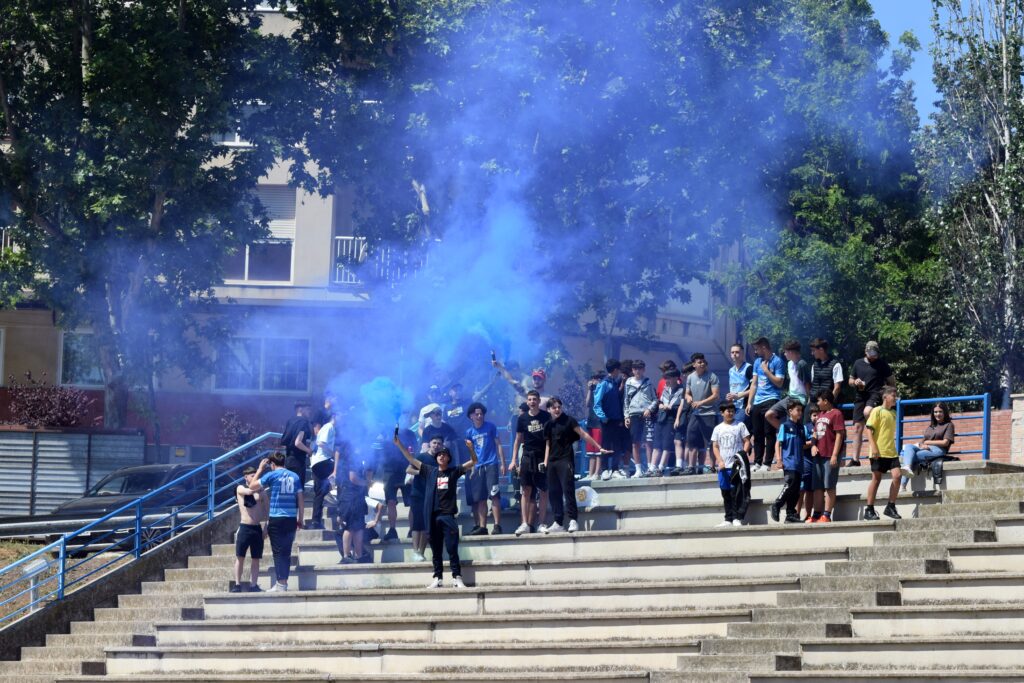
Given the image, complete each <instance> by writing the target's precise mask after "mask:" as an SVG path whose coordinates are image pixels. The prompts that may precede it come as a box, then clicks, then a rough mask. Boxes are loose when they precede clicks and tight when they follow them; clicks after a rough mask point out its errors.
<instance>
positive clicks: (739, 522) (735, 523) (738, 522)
mask: <svg viewBox="0 0 1024 683" xmlns="http://www.w3.org/2000/svg"><path fill="white" fill-rule="evenodd" d="M732 525H733V526H743V520H742V519H734V520H732Z"/></svg>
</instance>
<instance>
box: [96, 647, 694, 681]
mask: <svg viewBox="0 0 1024 683" xmlns="http://www.w3.org/2000/svg"><path fill="white" fill-rule="evenodd" d="M698 650H699V643H698V641H694V640H668V639H666V640H655V639H645V640H642V641H630V640H622V641H609V642H604V643H599V644H595V643H580V642H575V641H560V642H557V643H546V644H543V645H541V644H538V645H534V646H533V647H530V648H524V647H523V646H522V644H521V643H491V644H489V645H488V646H487V647H480V646H479V645H478V644H474V645H472V646H456V645H452V644H449V643H438V644H424V643H387V642H383V643H365V644H361V645H334V646H332V647H331V648H328V649H324V648H322V647H319V646H306V645H290V646H284V647H280V646H267V647H262V648H259V649H249V650H247V651H245V653H244V654H243V655H242V656H240V653H239V652H238V649H237V648H235V647H224V648H215V647H204V648H195V647H193V648H125V649H109V650H107V672H108V673H110V674H115V675H133V674H146V673H162V674H166V673H190V672H203V673H206V672H217V673H230V672H237V671H238V668H239V665H240V662H242V661H244V663H245V665H246V666H248V667H252V668H259V669H260V670H261V671H262V672H263V673H280V674H290V673H292V672H300V673H307V672H308V673H312V672H316V673H324V674H329V673H333V672H335V671H338V670H344V671H345V672H346V673H347V674H380V673H417V672H422V671H425V670H427V669H428V668H429V667H431V666H436V665H437V664H438V663H439V662H443V664H444V666H445V667H446V668H458V667H480V666H486V667H490V668H496V667H502V668H504V667H510V668H511V667H515V668H526V667H540V668H549V667H560V668H566V669H576V668H581V667H626V668H633V667H635V668H641V667H643V668H645V669H648V670H650V669H671V668H674V667H675V664H676V660H677V658H678V656H679V654H681V653H682V654H687V653H690V654H696V653H697V652H698ZM243 657H244V659H243Z"/></svg>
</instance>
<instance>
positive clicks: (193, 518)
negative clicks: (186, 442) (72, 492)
mask: <svg viewBox="0 0 1024 683" xmlns="http://www.w3.org/2000/svg"><path fill="white" fill-rule="evenodd" d="M280 438H281V434H280V433H279V432H266V433H265V434H262V435H260V436H258V437H256V438H255V439H252V440H251V441H248V442H247V443H244V444H242V445H241V446H238V447H237V448H234V449H232V450H230V451H228V452H227V453H224V454H223V455H220V456H218V457H217V458H214V459H213V460H210V461H209V462H207V463H204V464H202V465H199V466H198V467H196V468H194V469H192V470H189V471H188V472H186V473H185V474H182V475H181V476H179V477H177V478H176V479H174V480H173V481H170V482H168V483H166V484H164V485H163V486H161V487H159V488H157V489H154V490H153V491H150V492H149V493H146V494H144V495H142V496H139V497H138V498H136V499H135V500H133V501H131V502H130V503H126V504H125V505H122V506H121V507H119V508H117V509H116V510H113V511H111V512H109V513H107V514H105V515H104V516H102V517H100V518H99V519H96V520H93V521H91V522H89V523H88V524H86V525H84V526H82V527H81V528H79V529H76V530H74V531H72V532H69V533H65V534H62V535H61V537H60V538H59V539H57V540H56V541H53V542H51V543H48V544H47V545H45V546H43V547H42V548H40V549H38V550H36V551H34V552H32V553H30V554H29V555H26V556H25V557H23V558H21V559H20V560H17V561H15V562H12V563H11V564H9V565H7V566H6V567H3V568H0V594H3V595H4V599H3V600H0V623H5V622H9V621H10V620H11V619H12V618H14V617H16V616H18V615H20V614H22V613H24V612H34V611H36V610H38V609H42V608H44V607H47V606H49V605H51V604H53V603H55V602H59V601H61V600H63V599H64V596H65V593H66V591H67V589H68V588H69V587H71V586H74V585H77V584H80V583H82V582H84V581H85V580H86V579H88V578H89V577H91V576H94V575H95V574H97V573H99V572H101V571H103V570H105V569H107V568H108V567H110V566H111V565H113V564H115V563H117V562H120V561H122V560H125V559H126V558H127V559H128V562H129V563H130V562H134V561H135V560H137V559H138V558H139V557H141V556H142V554H143V553H145V552H146V551H147V550H149V549H150V548H151V547H153V546H154V545H156V544H157V543H160V542H162V541H164V540H166V539H169V538H171V537H173V536H174V535H175V534H176V533H177V532H178V531H179V530H181V529H183V528H184V527H192V528H194V527H198V526H201V525H202V524H206V523H208V522H210V521H211V520H213V518H214V517H215V515H216V513H217V511H218V510H220V509H224V508H227V507H229V506H231V505H234V503H235V500H234V497H233V496H231V497H229V498H228V497H225V498H224V499H223V500H220V501H218V496H219V495H221V494H226V493H227V492H228V491H229V490H230V489H231V488H232V487H233V486H235V485H237V483H238V482H239V481H240V480H241V468H242V467H244V466H245V465H247V464H249V463H251V462H253V461H254V460H256V459H259V458H262V457H264V456H265V455H266V453H267V452H268V451H267V450H263V451H260V452H258V453H256V454H254V455H250V456H249V457H246V458H244V459H243V460H242V461H241V462H238V463H234V464H233V465H232V466H231V467H229V468H227V469H226V470H225V471H222V472H220V473H218V472H217V467H218V465H221V464H223V463H225V462H226V461H227V460H229V459H230V458H233V457H235V456H237V455H238V454H240V453H244V452H245V451H247V450H249V449H251V448H255V447H256V446H258V445H259V444H260V443H262V442H264V441H266V440H267V439H280ZM232 470H238V471H237V472H236V473H235V474H231V471H232ZM204 473H205V474H206V476H207V482H206V492H205V495H203V496H199V497H196V498H191V499H190V500H182V499H183V497H187V496H188V497H190V496H191V495H194V494H195V491H194V490H187V489H185V490H182V491H181V492H180V493H178V494H177V495H175V496H173V497H172V498H170V499H169V500H168V499H163V500H161V505H167V506H168V507H171V510H172V511H171V512H169V513H166V514H163V511H162V510H161V511H160V512H159V513H157V514H153V513H148V514H144V512H143V510H144V508H145V506H146V503H147V502H149V501H153V500H154V499H156V498H157V497H158V496H164V495H165V494H167V493H168V492H170V491H171V489H173V488H175V487H178V486H181V485H183V484H186V483H187V482H188V481H189V480H190V479H192V478H193V477H196V476H197V475H203V474H204ZM218 477H222V478H226V479H225V481H226V483H224V484H223V485H218V483H217V479H218ZM179 501H180V503H181V504H180V505H174V504H175V503H177V502H179ZM126 513H127V514H126ZM95 533H99V536H98V537H96V538H92V535H93V534H95ZM76 540H83V541H85V542H84V543H81V544H75V543H74V541H76ZM72 556H73V557H74V558H76V559H77V558H80V557H84V559H81V560H78V561H73V562H69V561H68V560H69V557H72ZM129 556H130V557H129ZM90 563H91V565H92V566H90V567H89V570H88V571H85V565H89V564H90ZM96 563H98V566H96ZM19 568H20V569H21V570H22V575H21V576H18V577H17V578H15V579H13V580H7V579H8V577H10V576H11V573H12V572H14V571H16V570H18V569H19ZM73 570H77V571H76V573H75V574H72V573H71V572H72V571H73ZM54 583H55V584H56V587H53V584H54ZM21 584H25V586H26V587H22V586H21ZM42 586H45V587H46V590H40V587H42ZM51 588H52V589H51ZM12 589H14V592H13V593H11V594H9V591H10V590H12ZM26 595H29V596H30V599H29V600H28V601H26V602H25V603H24V604H16V603H18V602H20V599H22V598H23V597H24V596H26Z"/></svg>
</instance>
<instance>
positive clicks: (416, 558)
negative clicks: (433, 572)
mask: <svg viewBox="0 0 1024 683" xmlns="http://www.w3.org/2000/svg"><path fill="white" fill-rule="evenodd" d="M412 561H413V562H426V561H427V556H426V555H424V554H423V553H418V552H415V551H413V554H412Z"/></svg>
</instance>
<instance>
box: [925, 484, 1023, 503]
mask: <svg viewBox="0 0 1024 683" xmlns="http://www.w3.org/2000/svg"><path fill="white" fill-rule="evenodd" d="M1000 483H1001V482H1000ZM1007 501H1010V502H1019V501H1024V482H1022V483H1021V484H1020V485H1019V486H1013V487H1008V486H998V487H975V488H969V489H960V490H953V491H943V492H942V502H943V503H990V502H1007Z"/></svg>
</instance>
